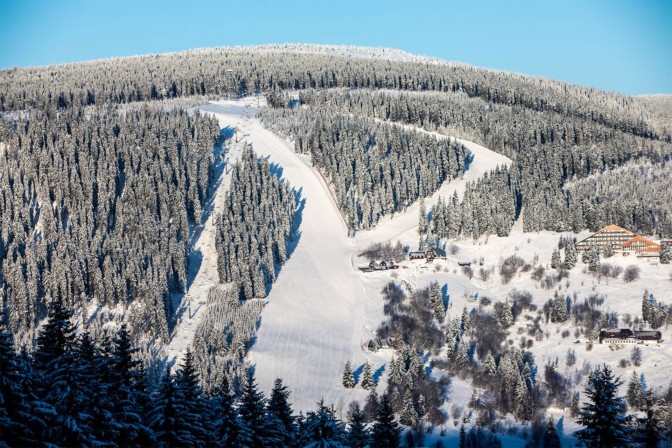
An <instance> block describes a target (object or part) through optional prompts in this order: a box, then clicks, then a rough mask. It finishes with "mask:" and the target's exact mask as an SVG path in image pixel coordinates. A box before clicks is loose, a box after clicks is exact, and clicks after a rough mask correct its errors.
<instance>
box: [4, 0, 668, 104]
mask: <svg viewBox="0 0 672 448" xmlns="http://www.w3.org/2000/svg"><path fill="white" fill-rule="evenodd" d="M285 42H309V43H326V44H352V45H365V46H386V47H393V48H399V49H402V50H406V51H409V52H412V53H417V54H425V55H430V56H437V57H440V58H442V59H447V60H454V61H461V62H465V63H468V64H473V65H478V66H483V67H489V68H496V69H501V70H510V71H516V72H521V73H526V74H531V75H538V76H544V77H548V78H554V79H559V80H564V81H569V82H572V83H578V84H583V85H588V86H594V87H599V88H602V89H605V90H610V91H619V92H623V93H629V94H642V93H672V0H535V1H533V0H520V1H515V0H512V1H503V0H501V1H494V0H493V1H484V0H471V1H467V0H462V1H459V0H458V1H448V0H444V1H422V0H418V1H413V0H406V1H396V0H387V1H379V0H373V1H367V0H358V1H351V0H334V1H329V2H326V1H319V0H312V1H304V0H297V1H289V0H285V1H281V0H276V1H271V0H243V1H240V0H239V1H235V2H232V1H228V0H219V1H214V0H212V1H210V0H192V1H185V0H183V1H177V0H167V1H158V0H155V1H139V0H136V1H127V0H116V1H110V0H90V1H81V0H80V1H70V0H58V1H55V0H44V1H37V0H0V68H7V67H13V66H27V65H46V64H52V63H60V62H72V61H81V60H87V59H96V58H105V57H112V56H126V55H133V54H147V53H161V52H167V51H178V50H186V49H190V48H198V47H212V46H233V45H247V44H262V43H285Z"/></svg>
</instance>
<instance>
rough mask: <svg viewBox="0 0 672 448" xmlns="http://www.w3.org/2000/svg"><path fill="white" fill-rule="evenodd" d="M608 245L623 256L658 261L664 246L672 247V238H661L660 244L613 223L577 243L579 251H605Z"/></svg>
mask: <svg viewBox="0 0 672 448" xmlns="http://www.w3.org/2000/svg"><path fill="white" fill-rule="evenodd" d="M607 246H611V249H612V251H613V253H614V254H618V253H620V254H622V255H623V256H636V257H637V258H643V259H649V260H651V261H656V260H657V259H658V258H660V251H661V247H662V246H670V247H672V239H670V240H661V241H660V244H658V243H654V242H653V241H651V240H649V239H647V238H644V237H643V236H640V235H635V234H634V233H632V232H631V231H629V230H626V229H624V228H622V227H619V226H616V225H613V224H612V225H610V226H607V227H605V228H603V229H601V230H600V231H598V232H597V233H595V234H593V235H591V236H589V237H588V238H586V239H584V240H582V241H579V242H578V243H576V250H577V252H585V251H588V250H591V248H593V247H595V248H596V249H597V250H598V252H600V253H604V252H605V249H606V248H607Z"/></svg>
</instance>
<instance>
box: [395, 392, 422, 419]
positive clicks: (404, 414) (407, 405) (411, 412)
mask: <svg viewBox="0 0 672 448" xmlns="http://www.w3.org/2000/svg"><path fill="white" fill-rule="evenodd" d="M417 420H418V413H417V411H416V410H415V405H414V404H413V396H412V395H411V391H410V390H409V389H406V393H405V394H404V404H403V406H402V409H401V413H400V414H399V422H400V423H401V424H402V425H406V426H409V427H413V426H415V424H416V423H417Z"/></svg>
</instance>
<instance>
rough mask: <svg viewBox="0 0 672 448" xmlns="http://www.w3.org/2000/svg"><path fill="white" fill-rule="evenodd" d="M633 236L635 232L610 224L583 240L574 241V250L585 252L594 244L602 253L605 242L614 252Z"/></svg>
mask: <svg viewBox="0 0 672 448" xmlns="http://www.w3.org/2000/svg"><path fill="white" fill-rule="evenodd" d="M634 236H635V234H634V233H632V232H631V231H629V230H626V229H624V228H623V227H619V226H616V225H613V224H612V225H610V226H607V227H605V228H603V229H600V230H599V231H598V232H597V233H595V234H593V235H591V236H589V237H588V238H586V239H584V240H583V241H579V242H578V243H576V250H577V251H578V252H585V251H587V250H589V249H590V248H591V247H592V246H595V247H597V250H598V251H599V252H600V253H603V252H604V248H605V247H606V246H607V244H611V247H612V249H614V252H618V251H620V250H621V249H622V248H623V243H625V242H626V241H628V240H630V239H632V237H634Z"/></svg>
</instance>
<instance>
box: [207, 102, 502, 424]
mask: <svg viewBox="0 0 672 448" xmlns="http://www.w3.org/2000/svg"><path fill="white" fill-rule="evenodd" d="M246 101H247V106H246V105H240V102H230V101H222V102H212V103H209V104H208V105H206V106H203V107H201V110H203V111H207V112H212V113H215V114H216V116H217V118H218V119H219V122H220V125H221V126H222V127H226V126H228V127H235V128H236V129H237V130H238V134H239V135H241V136H243V137H242V138H244V140H245V141H246V142H249V143H251V144H252V145H253V147H254V150H255V151H256V152H257V153H258V154H259V155H260V156H264V157H269V158H270V160H271V161H272V162H274V163H277V164H278V165H279V166H280V167H281V168H282V177H283V178H284V179H287V180H288V181H289V182H290V183H291V184H292V185H293V186H294V187H295V188H296V189H300V190H301V198H302V199H303V200H305V206H304V208H303V212H302V216H301V226H300V233H301V235H300V239H299V241H298V244H297V246H296V249H295V250H294V252H293V253H292V256H291V258H290V259H289V261H288V262H287V263H286V264H285V266H283V268H282V271H281V272H280V274H279V276H278V280H277V282H276V283H275V284H274V285H273V287H272V289H271V292H270V294H269V296H268V304H267V305H266V307H265V308H264V312H263V314H262V320H261V325H260V328H259V330H258V332H257V341H256V343H255V345H254V346H253V347H252V349H251V351H250V353H249V360H250V361H251V362H252V363H253V364H254V365H255V366H256V372H257V379H258V381H259V383H260V385H261V387H262V389H265V390H269V389H270V388H271V386H272V384H273V381H274V380H275V378H277V377H281V378H283V380H284V381H285V383H286V384H287V386H288V387H289V388H290V389H291V390H292V394H293V395H292V400H293V403H294V406H295V408H296V409H297V410H304V411H305V410H309V409H313V408H314V406H315V402H316V401H318V400H319V399H321V398H324V399H325V401H326V402H327V403H333V404H334V405H335V406H336V407H337V408H339V409H340V408H343V407H345V405H346V404H347V403H348V402H349V401H351V400H352V399H363V398H365V396H366V393H365V392H364V391H363V390H362V389H361V388H355V389H354V390H352V391H348V390H346V389H344V388H343V387H342V385H341V374H342V369H343V365H344V364H345V362H346V361H348V360H350V361H351V362H352V363H353V366H354V368H355V371H357V369H358V368H361V366H362V365H363V364H364V362H365V361H367V360H368V361H370V362H371V363H372V364H373V366H374V371H377V372H378V375H379V376H381V374H382V373H383V372H384V369H385V364H386V363H387V361H389V358H390V356H391V354H392V352H391V351H390V350H383V351H381V352H379V353H377V354H373V353H370V352H367V351H364V350H362V348H361V346H362V344H364V343H365V342H366V341H367V340H368V339H369V338H371V337H372V336H373V335H374V332H375V329H376V327H377V326H378V324H379V323H380V320H381V318H382V302H381V300H380V297H379V291H380V289H381V288H382V286H383V285H384V284H385V283H386V282H387V281H389V274H387V275H385V274H373V275H368V276H363V275H362V274H361V273H359V272H358V271H357V270H356V269H354V268H353V262H352V258H353V255H354V254H356V253H357V252H359V251H360V250H361V249H363V248H364V247H366V246H367V245H368V244H370V242H372V241H385V240H389V239H392V238H395V237H397V236H399V235H400V234H403V233H404V232H408V231H410V230H411V229H413V228H414V227H416V226H417V207H418V206H417V204H416V205H414V206H412V207H409V208H408V209H407V210H406V211H405V212H403V213H398V214H397V215H396V216H395V217H393V218H392V219H387V220H385V221H384V222H383V223H381V225H379V226H378V227H377V229H376V230H373V231H369V232H366V233H361V234H358V236H357V237H356V238H354V239H351V238H348V237H347V229H346V227H345V225H344V223H343V221H342V219H341V216H340V213H339V211H338V208H337V206H336V204H335V202H334V201H333V198H332V197H331V195H330V193H329V189H328V187H327V185H326V184H325V181H324V179H323V178H322V176H320V175H319V173H318V172H317V170H314V169H313V168H312V167H311V165H310V161H309V160H308V158H306V157H305V156H303V155H298V154H296V153H295V152H294V151H293V147H292V145H291V144H290V143H288V142H286V141H284V140H282V139H280V138H279V137H277V136H275V135H274V134H272V133H271V132H269V131H267V130H266V129H264V128H263V127H262V126H261V125H260V124H259V122H258V121H257V120H256V119H255V118H254V112H255V108H254V107H253V106H254V105H256V100H254V99H248V100H246ZM441 137H443V136H441ZM464 143H465V144H466V145H467V146H469V148H470V149H471V150H472V152H473V154H474V161H473V162H472V164H471V165H470V168H469V170H468V171H467V173H465V176H464V178H463V179H460V180H457V181H455V182H452V183H446V184H445V185H444V186H443V187H442V188H441V190H440V191H439V192H437V194H435V195H434V196H432V197H431V198H428V199H427V201H426V203H427V205H428V206H431V205H432V204H433V203H434V202H435V201H436V200H437V199H438V197H439V196H440V195H441V196H448V195H450V194H452V192H453V191H455V190H458V192H461V191H462V190H463V189H464V185H465V183H466V182H467V181H468V180H474V179H476V178H477V177H478V176H480V175H482V174H483V173H485V172H486V171H488V170H491V169H494V168H495V167H496V166H497V165H502V164H507V163H510V161H509V160H508V159H507V158H505V157H502V156H500V155H498V154H496V153H493V152H492V151H489V150H487V149H486V148H483V147H481V146H478V145H475V144H473V143H470V142H464ZM381 380H382V381H381V386H383V385H384V375H382V378H381Z"/></svg>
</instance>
